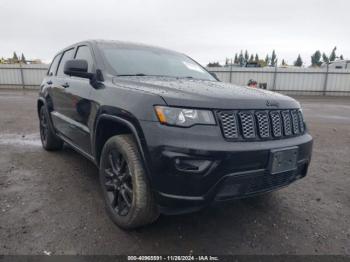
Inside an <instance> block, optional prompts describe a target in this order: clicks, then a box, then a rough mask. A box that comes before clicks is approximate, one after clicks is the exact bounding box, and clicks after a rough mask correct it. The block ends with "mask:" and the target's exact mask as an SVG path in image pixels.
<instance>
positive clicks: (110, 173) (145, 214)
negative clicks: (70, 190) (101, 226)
mask: <svg viewBox="0 0 350 262" xmlns="http://www.w3.org/2000/svg"><path fill="white" fill-rule="evenodd" d="M100 162H101V163H100V182H101V186H102V190H103V195H104V198H105V202H106V209H107V212H108V214H109V216H110V217H111V219H112V220H113V221H114V223H116V224H117V225H118V226H120V227H122V228H125V229H130V228H136V227H139V226H143V225H146V224H149V223H152V222H153V221H155V220H156V219H157V218H158V216H159V213H158V210H157V207H156V205H155V202H154V198H153V194H152V191H151V189H150V186H149V183H148V180H147V177H146V174H145V171H144V168H143V165H142V162H141V159H140V154H139V152H138V148H137V146H136V144H135V141H134V139H133V137H132V136H131V135H118V136H114V137H111V138H110V139H109V140H108V141H107V142H106V144H105V145H104V147H103V150H102V154H101V161H100Z"/></svg>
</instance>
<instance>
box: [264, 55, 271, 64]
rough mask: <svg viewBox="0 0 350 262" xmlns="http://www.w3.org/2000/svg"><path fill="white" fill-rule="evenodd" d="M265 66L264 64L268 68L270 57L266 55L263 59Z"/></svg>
mask: <svg viewBox="0 0 350 262" xmlns="http://www.w3.org/2000/svg"><path fill="white" fill-rule="evenodd" d="M265 64H266V66H268V65H269V64H270V57H269V55H266V57H265Z"/></svg>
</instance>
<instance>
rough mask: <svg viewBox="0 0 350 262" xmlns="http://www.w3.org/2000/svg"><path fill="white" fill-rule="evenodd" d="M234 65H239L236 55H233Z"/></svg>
mask: <svg viewBox="0 0 350 262" xmlns="http://www.w3.org/2000/svg"><path fill="white" fill-rule="evenodd" d="M234 63H235V64H236V65H238V64H239V60H238V55H237V53H236V54H235V59H234Z"/></svg>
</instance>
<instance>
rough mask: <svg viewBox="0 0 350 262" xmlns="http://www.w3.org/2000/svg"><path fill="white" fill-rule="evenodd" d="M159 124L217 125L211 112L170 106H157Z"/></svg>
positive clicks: (185, 125) (183, 125) (184, 125)
mask: <svg viewBox="0 0 350 262" xmlns="http://www.w3.org/2000/svg"><path fill="white" fill-rule="evenodd" d="M154 108H155V111H156V114H157V117H158V119H159V122H160V123H162V124H164V125H172V126H182V127H190V126H193V125H198V124H199V125H215V119H214V115H213V113H212V112H211V111H209V110H197V109H189V108H178V107H168V106H155V107H154Z"/></svg>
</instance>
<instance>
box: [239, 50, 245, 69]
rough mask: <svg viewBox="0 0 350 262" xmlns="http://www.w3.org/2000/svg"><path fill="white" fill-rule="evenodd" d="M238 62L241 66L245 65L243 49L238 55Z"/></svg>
mask: <svg viewBox="0 0 350 262" xmlns="http://www.w3.org/2000/svg"><path fill="white" fill-rule="evenodd" d="M238 64H239V65H240V66H244V65H245V60H244V56H243V51H241V53H240V54H239V56H238Z"/></svg>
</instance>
